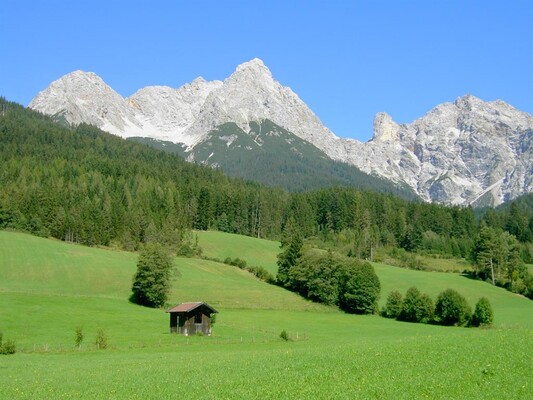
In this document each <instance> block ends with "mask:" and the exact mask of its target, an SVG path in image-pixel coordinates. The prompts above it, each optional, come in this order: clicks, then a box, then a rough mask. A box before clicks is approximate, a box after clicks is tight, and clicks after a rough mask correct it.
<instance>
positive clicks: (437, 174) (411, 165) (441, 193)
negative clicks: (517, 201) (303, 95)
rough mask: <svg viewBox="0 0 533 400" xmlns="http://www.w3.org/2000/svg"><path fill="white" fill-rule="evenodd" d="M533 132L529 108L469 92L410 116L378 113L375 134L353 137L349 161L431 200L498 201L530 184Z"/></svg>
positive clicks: (529, 187) (532, 184)
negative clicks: (403, 119)
mask: <svg viewBox="0 0 533 400" xmlns="http://www.w3.org/2000/svg"><path fill="white" fill-rule="evenodd" d="M532 139H533V117H532V116H531V115H530V114H527V113H524V112H521V111H518V110H516V109H515V108H513V107H512V106H510V105H508V104H506V103H504V102H503V101H493V102H484V101H482V100H480V99H478V98H476V97H474V96H471V95H467V96H464V97H461V98H459V99H457V100H456V101H455V102H454V103H444V104H441V105H439V106H437V107H435V108H434V109H433V110H431V111H430V112H429V113H427V114H426V115H425V116H423V117H422V118H420V119H418V120H416V121H414V122H413V123H411V124H404V125H397V124H395V123H394V122H393V121H392V120H391V119H389V118H388V116H383V114H378V116H377V117H376V121H375V123H374V137H373V139H372V140H371V141H369V142H368V143H365V144H363V145H362V146H361V144H360V143H349V144H348V145H347V148H348V151H347V154H346V161H347V162H350V163H352V164H354V165H356V166H358V167H359V168H360V169H361V170H363V171H365V172H367V173H373V174H378V175H380V176H383V177H386V178H389V179H391V180H393V181H395V182H406V183H407V184H408V185H409V186H411V187H412V188H413V189H415V191H416V192H417V193H418V194H419V195H420V196H421V197H422V198H423V199H424V200H427V201H437V202H441V203H448V204H481V205H497V204H500V203H502V202H503V201H506V200H508V199H511V198H515V197H517V196H519V195H521V194H524V193H528V192H531V191H532V190H533V182H532V172H533V169H532V167H533V148H532V147H531V140H532Z"/></svg>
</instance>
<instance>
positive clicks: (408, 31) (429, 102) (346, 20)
mask: <svg viewBox="0 0 533 400" xmlns="http://www.w3.org/2000/svg"><path fill="white" fill-rule="evenodd" d="M530 3H533V2H531V1H525V0H524V1H512V0H510V1H503V0H500V1H489V0H485V1H469V0H457V1H453V0H451V1H444V0H443V1H430V0H425V1H414V0H413V1H401V0H397V1H380V0H372V1H370V0H368V1H296V0H292V1H291V0H285V1H275V0H269V1H252V0H249V1H236V0H228V1H223V0H218V1H211V0H198V1H193V0H189V1H180V0H173V1H146V0H144V1H135V0H129V1H119V0H116V1H113V0H107V1H100V0H91V1H85V0H77V1H72V0H69V1H53V0H49V1H46V0H41V1H20V0H18V1H15V0H3V1H2V6H1V7H0V35H1V36H0V37H1V38H2V39H0V54H1V59H2V61H1V63H0V96H4V97H6V98H7V99H8V100H12V101H17V102H19V103H22V104H24V105H27V104H28V103H29V102H30V100H31V99H32V98H33V96H35V95H36V94H37V93H38V92H39V91H41V90H43V89H44V88H45V87H46V86H48V84H49V83H50V82H52V81H53V80H55V79H57V78H59V77H60V76H62V75H64V74H66V73H68V72H71V71H73V70H76V69H81V70H84V71H92V72H95V73H97V74H98V75H99V76H100V77H102V78H103V79H104V81H106V83H107V84H108V85H110V86H111V87H112V88H113V89H115V90H116V91H117V92H118V93H120V94H121V95H122V96H124V97H127V96H129V95H131V94H133V93H134V92H135V91H136V90H137V89H140V88H141V87H144V86H148V85H156V84H157V85H168V86H172V87H179V86H181V85H183V84H185V83H187V82H190V81H192V80H193V79H194V78H196V77H197V76H203V77H204V78H205V79H208V80H213V79H220V80H222V79H224V78H226V77H228V76H229V75H230V74H231V73H232V72H233V71H234V69H235V67H236V66H237V65H238V64H240V63H242V62H245V61H248V60H250V59H252V58H254V57H259V58H261V59H262V60H263V61H264V62H265V64H266V65H267V66H268V67H269V68H270V70H271V71H272V73H273V75H274V77H275V79H276V80H278V81H279V82H281V83H282V84H283V85H286V86H290V87H291V88H292V89H293V90H294V91H295V92H296V93H297V94H298V95H299V96H300V98H301V99H302V100H304V101H305V102H306V103H307V104H308V105H309V106H310V107H311V109H312V110H313V111H314V112H315V113H316V114H317V115H318V117H319V118H320V119H321V120H322V122H323V123H324V124H325V125H326V126H328V127H329V128H330V129H331V130H332V131H333V132H335V134H337V135H338V136H342V137H351V138H356V139H359V140H362V141H366V140H368V139H370V138H371V136H372V121H373V117H374V114H375V113H377V112H380V111H385V112H388V113H389V114H391V116H392V117H393V119H394V120H395V121H397V122H400V123H402V122H411V121H412V120H414V119H416V118H418V117H420V116H422V115H423V114H425V113H426V112H427V111H429V110H430V109H431V108H433V107H434V106H436V105H437V104H439V103H442V102H445V101H454V100H455V99H456V98H457V97H459V96H462V95H464V94H467V93H470V94H473V95H475V96H478V97H480V98H481V99H483V100H486V101H489V100H495V99H501V100H504V101H507V102H508V103H510V104H512V105H513V106H515V107H517V108H518V109H520V110H523V111H527V112H529V113H533V26H532V21H533V6H532V5H530Z"/></svg>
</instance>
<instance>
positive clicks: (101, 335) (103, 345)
mask: <svg viewBox="0 0 533 400" xmlns="http://www.w3.org/2000/svg"><path fill="white" fill-rule="evenodd" d="M95 344H96V348H97V349H98V350H105V349H107V345H108V343H107V333H105V331H104V330H103V329H99V330H98V332H96V341H95Z"/></svg>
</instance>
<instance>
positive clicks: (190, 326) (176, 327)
mask: <svg viewBox="0 0 533 400" xmlns="http://www.w3.org/2000/svg"><path fill="white" fill-rule="evenodd" d="M167 312H168V313H170V333H180V334H182V335H185V336H188V335H195V334H196V333H200V332H201V333H202V334H204V335H208V336H209V335H211V314H214V313H218V311H217V310H215V309H214V308H213V307H211V306H210V305H209V304H207V303H204V302H196V303H181V304H178V305H176V306H174V307H172V308H169V309H168V310H167Z"/></svg>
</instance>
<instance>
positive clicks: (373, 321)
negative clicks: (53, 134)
mask: <svg viewBox="0 0 533 400" xmlns="http://www.w3.org/2000/svg"><path fill="white" fill-rule="evenodd" d="M219 235H220V234H219ZM215 236H216V235H215ZM222 236H224V235H222ZM222 236H221V237H218V238H216V239H218V240H220V241H221V243H223V244H224V246H225V245H226V244H227V243H229V242H231V243H233V244H234V246H235V248H237V249H238V248H239V247H240V248H241V249H244V248H247V246H248V245H249V244H250V243H251V242H248V240H249V238H242V240H243V241H242V242H240V240H241V238H240V237H237V236H233V235H232V236H226V237H225V238H224V237H222ZM210 238H211V240H210V242H211V243H212V244H213V243H215V241H216V240H215V238H214V237H213V236H211V237H210ZM203 239H204V238H202V237H200V242H201V243H202V241H203ZM256 245H257V246H259V248H260V247H261V245H260V244H259V243H257V244H256ZM264 245H265V246H271V245H272V243H266V244H265V243H264ZM202 247H204V251H205V252H206V253H207V254H208V255H211V254H210V252H211V251H218V252H220V251H222V250H221V249H220V248H219V249H218V250H217V249H216V246H214V247H213V249H212V250H206V249H207V247H206V246H203V245H202ZM274 247H276V246H274ZM243 251H244V250H243ZM276 251H277V250H276ZM252 253H253V252H252ZM242 254H244V253H241V255H242ZM242 258H246V257H242ZM135 261H136V256H135V255H133V254H130V253H122V252H112V251H107V250H100V249H90V248H85V247H80V246H75V245H69V244H65V243H61V242H57V241H50V240H45V239H39V238H34V237H31V236H28V235H24V234H18V233H7V232H0V274H1V276H2V279H1V280H0V330H2V331H3V332H4V334H5V337H6V338H10V337H12V338H15V339H16V340H17V344H18V347H19V349H20V350H23V352H19V353H18V354H16V355H14V356H9V357H5V358H4V357H2V359H1V360H0V361H1V364H0V365H2V366H3V367H5V368H6V369H5V370H4V371H5V372H3V373H2V374H0V398H58V397H72V398H80V397H83V398H165V397H167V398H170V397H176V396H185V395H187V397H189V398H200V397H208V398H215V397H216V398H243V399H244V398H265V397H269V398H314V399H317V398H318V399H320V398H324V399H326V398H327V399H330V398H354V397H359V398H395V399H397V398H420V397H431V398H503V397H505V398H528V396H529V394H530V393H531V381H532V380H533V379H532V378H533V373H532V371H531V368H530V366H531V363H532V361H533V349H532V346H531V333H532V331H531V328H532V321H533V318H532V317H533V314H532V312H533V305H532V303H531V302H530V301H528V300H525V299H522V298H518V297H516V296H513V295H512V294H510V293H508V292H505V291H501V290H499V289H496V288H492V287H491V286H490V285H487V284H484V283H482V282H474V281H470V280H468V279H466V278H461V277H459V276H455V275H451V274H438V273H424V272H417V271H407V270H402V269H398V268H393V267H388V266H384V265H379V264H378V265H376V270H377V272H378V274H379V275H380V278H381V281H382V284H383V293H384V296H386V293H387V292H388V291H389V290H391V289H392V288H398V289H400V290H402V291H404V290H405V289H406V288H407V287H409V286H411V285H413V284H414V285H416V286H418V287H419V288H420V289H421V290H422V291H426V292H428V293H430V294H431V295H433V296H434V295H435V294H436V293H437V292H438V291H440V290H441V289H442V288H443V287H455V288H457V289H458V290H459V291H461V292H462V293H464V294H465V295H466V294H468V295H469V296H471V298H472V299H477V298H478V297H479V296H480V295H487V296H488V297H489V298H490V299H491V302H493V305H494V308H495V311H496V316H497V323H498V326H499V327H498V328H495V329H489V330H479V329H464V328H445V327H438V326H427V325H418V324H407V323H399V322H395V321H390V320H386V319H383V318H379V317H375V316H366V317H365V316H353V315H346V314H343V313H340V312H338V311H335V310H332V309H329V308H326V307H320V306H316V305H313V304H310V303H308V302H306V301H304V300H302V299H300V298H298V297H297V296H295V295H293V294H291V293H288V292H286V291H283V290H281V289H279V288H275V287H272V286H269V285H267V284H264V283H262V282H260V281H258V280H257V279H255V278H253V277H251V276H250V275H249V274H247V273H245V272H243V271H240V270H238V269H237V268H235V267H230V266H225V265H221V264H217V263H213V262H208V261H199V260H185V259H178V260H177V264H178V268H179V270H180V271H181V274H182V276H181V277H180V278H179V279H177V280H176V282H175V285H174V292H173V298H175V299H176V300H196V299H199V298H200V299H202V300H207V301H208V302H210V303H211V304H212V305H213V306H215V307H216V308H219V309H220V311H221V313H220V315H219V318H218V321H217V324H216V325H215V334H214V336H213V337H211V338H197V337H192V338H188V339H187V338H183V337H179V336H175V335H172V336H171V335H169V334H168V333H167V324H168V317H167V315H165V314H164V313H163V312H162V311H161V310H151V309H146V308H142V307H138V306H135V305H133V304H130V303H129V302H128V301H127V296H128V294H129V287H130V284H131V276H132V275H133V272H134V270H135ZM248 261H249V263H250V264H256V263H255V262H252V261H251V260H248ZM472 302H473V300H471V304H472ZM504 314H505V315H504ZM78 325H83V328H84V332H85V334H86V339H85V342H84V347H83V351H81V352H78V351H74V350H73V343H74V328H75V327H76V326H78ZM97 328H104V329H105V330H106V332H108V334H109V340H110V344H111V346H112V348H113V350H111V351H99V352H97V351H93V350H91V349H92V348H93V347H94V346H93V345H92V343H91V342H92V341H93V340H94V333H95V331H96V329H97ZM282 329H286V330H287V331H289V333H290V334H291V336H292V337H293V338H295V339H296V338H297V337H298V339H299V340H297V341H295V342H292V343H283V342H281V341H280V340H279V339H277V336H278V335H279V332H280V331H281V330H282ZM302 339H304V340H302ZM34 345H35V346H36V347H35V350H37V351H36V352H33V346H34ZM46 345H48V348H49V349H50V350H51V352H49V353H43V350H44V349H45V348H46ZM59 350H61V351H59ZM415 371H416V373H414V372H415ZM252 382H253V384H252Z"/></svg>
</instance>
